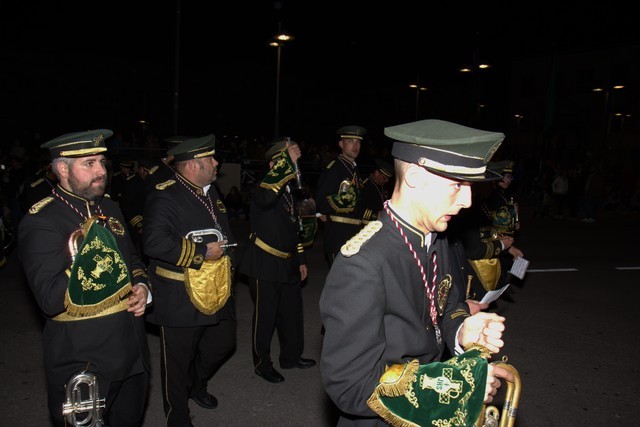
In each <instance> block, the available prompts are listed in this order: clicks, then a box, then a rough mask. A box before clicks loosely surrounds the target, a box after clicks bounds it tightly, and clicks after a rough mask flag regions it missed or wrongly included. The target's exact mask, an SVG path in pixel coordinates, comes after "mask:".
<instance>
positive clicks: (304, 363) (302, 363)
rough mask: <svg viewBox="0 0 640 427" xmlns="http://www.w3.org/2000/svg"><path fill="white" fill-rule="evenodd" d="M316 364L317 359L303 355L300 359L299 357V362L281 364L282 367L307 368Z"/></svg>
mask: <svg viewBox="0 0 640 427" xmlns="http://www.w3.org/2000/svg"><path fill="white" fill-rule="evenodd" d="M314 366H316V361H315V360H313V359H305V358H304V357H301V358H300V359H298V362H296V363H294V364H293V365H280V367H281V368H282V369H294V368H297V369H307V368H312V367H314Z"/></svg>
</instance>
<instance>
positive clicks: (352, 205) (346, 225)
mask: <svg viewBox="0 0 640 427" xmlns="http://www.w3.org/2000/svg"><path fill="white" fill-rule="evenodd" d="M343 183H344V185H343ZM347 183H349V185H346V184H347ZM341 187H342V188H341ZM341 190H343V191H341ZM344 190H346V191H344ZM361 190H362V180H361V178H360V175H359V172H358V168H357V167H356V165H355V164H353V163H351V162H350V161H349V160H347V159H346V158H345V157H343V156H342V155H339V156H338V158H337V159H336V160H335V161H333V162H331V163H329V165H328V166H327V168H326V169H325V170H324V171H323V173H322V174H321V175H320V177H319V178H318V184H317V187H316V203H317V210H318V212H320V213H321V214H323V215H327V222H326V223H324V227H325V233H324V236H325V242H324V245H325V252H327V253H335V252H337V251H338V250H339V249H340V246H341V245H342V244H343V243H344V242H346V241H347V240H348V239H349V238H351V236H353V235H354V234H356V233H357V232H358V231H359V230H360V228H361V225H362V212H361V207H360V206H361V205H360V197H361V194H360V192H361Z"/></svg>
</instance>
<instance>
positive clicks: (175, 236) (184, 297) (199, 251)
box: [142, 176, 235, 327]
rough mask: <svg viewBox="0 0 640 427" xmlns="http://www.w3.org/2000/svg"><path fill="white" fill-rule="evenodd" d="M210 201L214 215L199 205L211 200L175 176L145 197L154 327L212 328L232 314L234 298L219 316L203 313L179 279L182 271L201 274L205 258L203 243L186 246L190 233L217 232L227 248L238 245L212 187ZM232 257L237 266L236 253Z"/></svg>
mask: <svg viewBox="0 0 640 427" xmlns="http://www.w3.org/2000/svg"><path fill="white" fill-rule="evenodd" d="M196 194H197V195H198V196H199V197H200V199H198V197H196ZM209 195H210V200H211V206H210V209H211V212H210V211H209V209H208V208H207V207H206V206H205V204H204V203H203V202H202V201H201V200H207V197H206V196H205V195H204V190H203V189H202V188H200V187H198V186H196V185H194V184H192V183H190V182H189V181H187V180H186V179H185V178H183V177H177V176H176V177H175V178H174V179H171V180H169V181H165V182H164V183H161V184H158V185H157V186H156V191H153V192H151V193H150V194H148V196H147V201H146V203H145V210H144V212H145V214H144V228H143V230H142V233H143V234H142V236H143V247H144V252H145V254H146V255H147V256H148V257H149V275H150V276H151V280H152V283H153V286H154V294H153V298H154V299H153V307H152V309H151V310H150V311H149V312H148V316H147V318H148V320H149V321H150V322H152V323H154V324H157V325H162V326H170V327H194V326H205V325H213V324H217V323H218V322H219V320H220V319H224V318H226V317H227V316H229V315H230V314H231V313H232V311H233V301H232V300H233V298H229V300H228V301H227V303H226V304H225V305H224V307H222V308H221V309H220V310H219V311H217V312H216V313H214V314H212V315H206V314H203V313H201V312H200V311H198V310H197V309H196V308H195V307H194V306H193V304H192V303H191V300H190V299H189V295H188V294H187V291H186V289H185V285H184V279H183V278H182V279H181V278H180V276H182V277H183V274H184V268H192V269H196V270H199V269H200V267H201V266H202V263H203V261H204V256H205V254H206V253H207V246H206V243H205V242H203V243H195V242H193V241H191V240H187V238H186V236H187V234H188V233H189V232H190V231H197V230H204V229H211V228H216V229H219V231H221V232H222V235H223V238H224V239H227V240H229V243H234V242H235V239H234V238H233V235H232V233H231V228H230V227H229V221H228V219H227V214H226V212H227V210H226V208H225V206H224V204H223V203H222V200H221V199H220V196H219V195H218V191H217V190H216V188H215V186H214V185H211V186H210V187H209ZM212 214H213V215H215V218H216V220H215V221H214V219H213V216H212ZM215 240H216V239H215V238H213V239H211V240H210V241H215ZM229 254H230V255H231V256H232V260H233V251H232V250H231V251H229Z"/></svg>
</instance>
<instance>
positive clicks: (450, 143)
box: [384, 119, 505, 181]
mask: <svg viewBox="0 0 640 427" xmlns="http://www.w3.org/2000/svg"><path fill="white" fill-rule="evenodd" d="M384 134H385V135H386V136H388V137H389V138H392V139H393V140H395V141H394V143H393V149H392V151H391V154H392V155H393V157H395V158H397V159H400V160H403V161H405V162H409V163H415V164H418V165H420V166H423V167H424V168H426V169H428V170H429V171H431V172H433V173H436V174H438V175H443V176H446V177H449V178H453V179H459V180H462V181H490V180H494V179H500V175H498V174H496V173H495V172H493V171H492V170H489V169H487V163H488V162H489V160H490V159H491V157H492V156H493V154H494V153H495V152H496V150H497V149H498V148H499V147H500V144H502V141H503V140H504V137H505V136H504V134H503V133H502V132H490V131H484V130H479V129H474V128H470V127H467V126H462V125H458V124H456V123H451V122H446V121H444V120H433V119H431V120H420V121H417V122H411V123H405V124H402V125H397V126H391V127H387V128H385V129H384Z"/></svg>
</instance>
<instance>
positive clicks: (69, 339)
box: [18, 186, 149, 384]
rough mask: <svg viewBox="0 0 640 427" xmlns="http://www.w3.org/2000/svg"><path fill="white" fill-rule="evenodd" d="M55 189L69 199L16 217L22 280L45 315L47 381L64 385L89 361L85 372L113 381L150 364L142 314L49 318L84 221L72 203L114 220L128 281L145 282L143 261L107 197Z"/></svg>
mask: <svg viewBox="0 0 640 427" xmlns="http://www.w3.org/2000/svg"><path fill="white" fill-rule="evenodd" d="M56 192H57V194H59V195H60V196H61V197H62V198H63V199H64V200H66V202H67V203H68V204H67V203H65V202H64V201H62V200H60V199H59V198H57V197H55V196H53V195H52V196H49V197H46V198H44V199H42V200H41V201H40V202H38V203H36V204H35V205H33V207H32V208H31V209H30V211H29V213H28V214H27V215H25V216H24V217H23V218H22V220H21V221H20V228H19V245H18V247H19V251H20V252H19V253H20V259H21V261H22V264H23V267H24V270H25V274H26V277H27V281H28V283H29V286H30V287H31V290H32V292H33V295H34V297H35V300H36V302H37V303H38V305H39V306H40V309H41V310H42V313H43V315H44V317H45V326H44V334H43V346H44V359H45V368H46V372H47V378H48V380H49V381H50V382H51V383H52V384H64V383H66V382H67V381H68V380H69V379H70V377H71V376H72V375H75V374H77V373H79V372H80V371H81V370H83V369H85V368H87V364H88V363H90V366H89V369H88V370H89V371H92V372H95V373H98V374H99V375H101V376H103V377H104V378H106V379H108V380H112V381H117V380H123V379H125V378H127V377H128V376H130V375H133V374H136V373H140V372H143V370H144V369H148V368H146V367H148V366H149V365H148V362H149V350H148V346H147V338H146V333H145V327H144V318H143V317H135V316H134V315H133V314H132V313H129V312H127V311H121V312H118V313H115V314H110V315H107V316H103V317H97V318H90V319H84V320H73V321H59V320H53V318H54V317H55V316H57V315H58V314H60V313H62V312H64V311H65V307H64V299H65V292H66V290H67V285H68V280H69V276H68V274H69V273H70V268H71V264H72V261H71V256H70V253H69V249H68V248H69V246H68V242H69V236H70V235H71V233H72V232H73V231H75V230H76V229H78V228H79V226H80V224H81V223H82V222H84V218H83V217H81V216H80V214H79V213H78V212H76V211H75V210H74V209H73V208H72V207H71V206H73V207H74V208H76V209H77V210H78V211H80V212H82V214H83V215H85V216H89V215H94V214H96V213H98V214H102V215H105V216H107V217H109V218H113V220H111V222H112V223H113V222H114V220H115V221H117V222H118V223H119V226H118V229H119V230H121V232H120V234H119V233H116V232H113V233H112V234H113V235H114V237H115V239H116V242H117V244H118V249H119V250H120V252H121V253H122V256H123V258H124V259H125V262H126V264H127V268H128V269H129V274H130V276H132V277H131V280H132V285H135V284H137V283H144V284H147V277H146V273H145V271H144V264H143V263H142V261H140V257H139V255H138V253H137V252H136V250H135V248H134V247H133V244H132V242H131V238H130V236H129V234H128V230H127V228H126V225H125V223H124V219H123V217H122V213H121V212H120V208H119V207H118V205H117V204H116V203H115V202H114V201H112V200H110V199H108V198H107V197H104V198H102V199H101V200H99V201H97V202H95V203H94V202H88V201H87V200H85V199H82V198H80V197H78V196H75V195H73V194H71V193H69V192H67V191H65V190H64V189H62V188H61V187H59V186H58V187H57V188H56ZM69 205H71V206H69ZM98 207H99V208H98ZM88 212H90V213H88ZM99 223H100V224H102V222H99ZM107 228H109V227H107Z"/></svg>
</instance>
